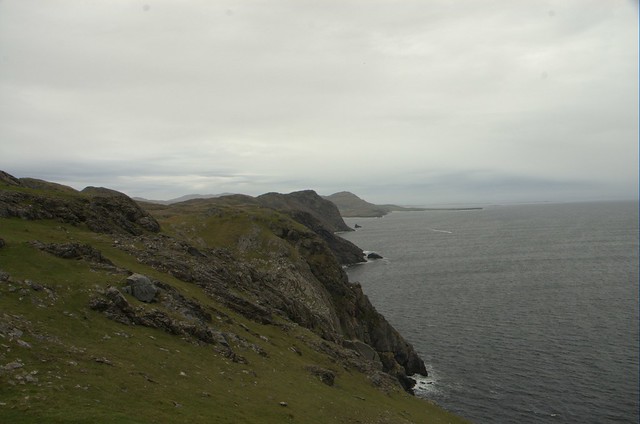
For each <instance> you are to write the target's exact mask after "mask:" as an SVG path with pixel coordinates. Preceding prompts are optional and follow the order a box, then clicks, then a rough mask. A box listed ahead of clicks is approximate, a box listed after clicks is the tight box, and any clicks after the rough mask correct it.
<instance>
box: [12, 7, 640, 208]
mask: <svg viewBox="0 0 640 424" xmlns="http://www.w3.org/2000/svg"><path fill="white" fill-rule="evenodd" d="M0 169H2V170H4V171H7V172H9V173H10V174H13V175H15V176H17V177H35V178H42V179H46V180H49V181H55V182H59V183H63V184H67V185H70V186H72V187H74V188H77V189H82V188H83V187H85V186H88V185H94V186H105V187H110V188H114V189H117V190H120V191H123V192H125V193H127V194H129V195H131V196H142V197H146V198H151V199H169V198H174V197H178V196H181V195H184V194H189V193H202V194H208V193H221V192H235V193H245V194H250V195H257V194H261V193H264V192H267V191H279V192H290V191H294V190H300V189H307V188H311V189H314V190H316V191H318V192H319V193H320V194H331V193H334V192H336V191H342V190H348V191H352V192H354V193H356V194H358V195H360V196H361V197H364V198H366V199H367V200H370V201H373V202H376V203H386V202H393V203H399V204H426V205H429V204H441V203H449V202H454V203H477V202H480V203H482V202H488V203H493V202H512V201H516V202H517V201H545V200H550V201H557V200H562V201H566V200H594V199H617V198H637V195H638V5H637V1H632V0H606V1H603V0H557V1H544V0H520V1H513V0H495V1H492V0H429V1H425V0H379V1H376V0H360V1H356V0H335V1H334V0H317V1H305V0H282V1H281V0H268V1H267V0H261V1H258V0H255V1H248V0H234V1H223V0H216V1H212V0H199V1H178V0H174V1H169V0H157V1H156V0H105V1H80V0H77V1H72V0H69V1H65V0H59V1H53V0H41V1H36V0H0Z"/></svg>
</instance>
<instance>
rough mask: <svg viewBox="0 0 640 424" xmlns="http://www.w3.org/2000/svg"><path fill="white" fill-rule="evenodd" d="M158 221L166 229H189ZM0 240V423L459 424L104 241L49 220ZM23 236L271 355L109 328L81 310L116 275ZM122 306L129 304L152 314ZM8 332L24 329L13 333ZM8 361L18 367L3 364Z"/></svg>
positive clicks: (0, 233) (8, 230) (1, 223)
mask: <svg viewBox="0 0 640 424" xmlns="http://www.w3.org/2000/svg"><path fill="white" fill-rule="evenodd" d="M166 219H167V221H165V225H166V224H169V221H171V220H173V223H172V225H169V227H171V228H174V229H175V228H179V227H180V225H187V223H189V224H192V225H195V223H193V222H188V221H189V220H187V221H185V222H180V219H179V218H177V217H175V216H174V217H166ZM211 225H213V224H211ZM221 228H222V227H221ZM172 232H174V231H172ZM208 233H209V234H211V235H212V236H211V237H213V234H218V235H219V236H220V237H221V239H220V240H217V239H216V240H215V241H217V242H223V241H226V237H231V236H232V235H226V236H225V235H224V234H222V235H221V234H220V232H216V231H211V232H208ZM232 233H233V232H232ZM0 237H2V238H3V239H4V240H5V242H6V246H5V247H3V248H1V249H0V270H2V271H5V272H8V273H9V274H10V275H11V277H12V280H13V281H17V282H18V283H16V282H12V283H8V282H0V334H2V335H3V337H2V338H0V422H11V423H22V422H25V423H26V422H29V423H31V422H64V423H70V422H78V423H80V422H105V423H148V422H191V423H200V422H202V423H211V422H216V423H227V422H228V423H237V422H248V423H282V422H301V423H331V422H335V423H378V422H380V423H386V422H388V423H403V422H415V423H429V422H432V423H440V422H442V423H447V422H451V423H454V422H463V421H462V420H460V419H458V418H457V417H455V416H452V415H451V414H448V413H446V412H444V411H442V410H440V409H439V408H437V407H435V406H434V405H431V404H430V403H428V402H425V401H422V400H420V399H416V398H414V397H411V396H409V395H407V394H405V393H404V392H402V391H397V392H395V393H391V394H385V393H383V392H381V391H379V390H378V389H376V388H374V387H373V386H372V385H371V384H370V383H369V381H368V380H367V379H366V377H365V376H364V375H362V374H360V373H358V372H355V371H350V370H344V369H340V368H338V367H337V365H336V364H335V363H334V362H333V361H332V359H331V358H330V357H328V356H326V355H324V354H321V353H318V352H316V351H314V350H313V349H311V348H310V347H309V346H308V345H307V344H306V343H305V341H304V340H315V339H316V336H315V335H314V334H312V333H310V332H309V331H307V330H305V329H303V328H300V327H295V326H294V327H292V328H291V329H290V330H287V331H285V330H283V329H282V328H280V327H276V326H265V325H260V324H257V323H255V322H252V321H248V320H246V319H245V318H244V317H242V316H239V315H238V314H235V313H233V312H231V311H229V310H226V309H225V308H224V307H223V306H221V305H219V304H216V303H215V302H214V301H213V300H211V299H210V298H208V297H207V296H206V295H205V294H204V293H203V292H202V291H201V289H200V288H198V287H197V286H195V285H191V284H188V283H185V282H182V281H180V280H177V279H175V278H173V277H171V276H169V275H167V274H162V273H160V272H158V271H155V270H153V269H151V268H150V267H147V266H145V265H141V264H139V263H138V262H137V261H136V260H135V259H134V258H132V257H129V256H128V255H127V254H126V253H124V252H122V251H121V250H118V249H116V248H114V247H113V246H112V239H111V238H110V237H109V236H106V235H99V234H95V233H92V232H89V231H87V230H85V229H83V228H82V227H73V226H69V225H65V224H60V223H58V222H54V221H24V220H20V219H0ZM30 240H41V241H43V242H57V243H61V242H68V241H77V242H82V243H89V244H91V245H93V246H94V247H96V248H98V249H100V250H101V251H102V253H103V255H104V256H105V257H107V258H109V259H111V260H112V261H113V262H114V263H115V264H116V265H118V266H120V267H123V268H126V269H129V270H131V271H135V272H140V273H144V274H147V275H150V276H152V277H154V278H157V279H159V280H161V281H163V282H166V283H169V284H171V285H173V286H174V287H175V288H177V289H178V290H179V291H180V292H181V293H182V294H183V295H185V296H187V297H191V298H195V299H197V300H198V301H200V302H201V303H203V304H204V305H208V306H210V307H211V308H212V309H211V311H214V310H217V311H222V312H223V313H225V314H227V315H228V316H229V317H230V319H225V318H224V317H216V316H215V315H214V322H217V324H216V326H217V327H218V328H219V329H221V330H223V331H230V332H235V333H237V334H239V335H241V336H242V337H245V338H246V339H247V340H249V341H250V342H251V343H255V344H257V345H259V346H261V347H262V348H263V349H264V350H266V351H267V353H268V354H269V357H267V358H265V357H262V356H260V355H258V354H257V353H255V352H253V351H251V350H248V349H246V350H242V349H241V348H236V350H237V351H238V353H240V354H241V355H243V356H245V357H246V358H247V359H248V362H249V363H248V364H240V363H234V362H231V361H230V360H229V359H227V358H225V357H223V356H221V355H220V354H218V353H216V352H214V351H213V350H212V348H211V347H210V346H206V345H199V344H196V343H194V342H193V341H190V340H187V339H182V338H180V337H177V336H171V335H169V334H167V333H164V332H162V331H161V330H156V329H150V328H145V327H140V326H125V325H121V324H118V323H115V322H113V321H110V320H108V319H106V318H105V317H104V316H103V315H102V314H99V313H97V312H94V311H92V310H90V309H89V308H88V302H89V299H90V297H92V296H93V295H95V294H96V293H98V292H99V291H100V290H101V289H104V288H106V287H108V286H109V285H116V286H120V285H121V284H122V283H123V281H124V278H125V277H124V276H123V275H121V274H111V273H109V272H107V271H102V270H95V269H91V266H90V265H89V264H88V263H86V262H84V261H76V260H65V259H60V258H57V257H54V256H52V255H49V254H47V253H44V252H41V251H39V250H37V249H35V248H33V247H31V246H30V245H29V244H28V243H27V242H28V241H30ZM208 241H214V240H208ZM207 244H209V243H207ZM25 279H28V280H32V281H35V282H37V283H39V284H41V285H43V286H46V287H49V288H50V289H52V292H53V293H54V294H53V297H51V296H50V295H49V294H48V293H47V291H46V290H42V291H34V290H32V289H31V288H29V287H27V286H26V285H24V284H21V283H20V282H23V281H24V280H25ZM128 299H129V302H131V304H132V305H133V306H141V307H145V308H153V307H158V308H161V306H160V305H158V304H153V305H142V304H141V303H140V302H137V301H136V300H135V299H133V298H131V297H129V298H128ZM245 327H246V328H248V329H249V330H250V331H247V330H246V329H245ZM14 329H18V330H20V331H22V332H23V334H22V335H21V336H20V337H16V334H17V332H16V331H15V330H14ZM11 334H13V336H12V335H11ZM260 336H261V337H260ZM18 340H21V341H23V342H27V343H29V345H30V346H31V347H24V346H21V345H20V344H19V343H18ZM292 346H295V347H296V349H290V348H291V347H292ZM295 350H298V351H300V352H301V353H302V355H299V354H297V353H296V352H295ZM103 358H104V359H106V361H104V360H103ZM14 361H19V362H20V363H21V364H23V366H22V367H21V368H18V369H15V370H2V369H1V367H2V366H4V365H6V364H9V363H11V362H14ZM105 362H106V363H105ZM309 364H317V365H319V366H321V367H324V368H328V369H332V370H333V371H335V372H336V383H335V385H334V386H333V387H329V386H327V385H325V384H323V383H322V382H320V380H319V379H318V378H316V377H314V376H313V375H311V374H310V373H309V372H308V371H306V370H305V366H307V365H309ZM36 380H37V381H36ZM280 402H287V404H288V406H286V407H283V406H281V405H280Z"/></svg>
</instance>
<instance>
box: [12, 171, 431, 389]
mask: <svg viewBox="0 0 640 424" xmlns="http://www.w3.org/2000/svg"><path fill="white" fill-rule="evenodd" d="M327 203H328V202H326V201H325V200H323V199H321V198H320V197H319V196H318V195H317V194H315V193H314V192H310V191H306V192H298V193H293V194H291V195H277V194H268V195H265V196H260V197H258V198H251V197H248V196H228V197H221V198H216V199H206V200H202V199H197V200H192V201H189V202H183V203H178V204H175V205H170V206H166V205H151V204H143V205H142V206H143V207H141V206H140V205H138V204H137V203H135V202H134V201H132V200H131V199H129V198H128V197H127V196H126V195H124V194H122V193H118V192H114V191H112V190H108V189H103V188H87V189H85V190H83V191H81V192H78V191H76V190H73V189H71V188H69V187H65V186H60V185H57V184H52V183H48V182H45V181H40V180H32V179H17V178H14V177H12V176H10V175H8V174H6V173H1V174H0V224H2V225H0V258H3V259H2V261H0V280H1V281H5V282H6V284H8V286H3V285H1V284H0V305H4V306H3V307H5V308H13V309H14V312H13V313H12V314H11V315H7V314H5V315H4V316H3V317H0V336H2V337H10V336H9V334H10V333H11V332H12V331H14V330H11V328H14V327H15V328H16V329H18V330H19V331H20V332H22V333H25V334H30V335H31V336H32V341H33V342H34V343H36V341H37V340H40V341H39V342H37V343H45V341H47V340H53V341H55V340H63V339H65V338H71V339H70V340H73V339H74V338H81V339H80V341H78V340H76V341H75V342H69V343H72V345H73V346H75V345H76V344H78V343H84V344H88V345H90V346H94V345H95V343H97V342H96V341H95V340H94V339H88V338H84V337H89V336H88V335H90V334H94V330H93V329H94V328H95V329H98V330H97V331H98V332H100V331H105V330H102V328H108V325H107V324H106V323H107V322H109V321H113V322H114V323H117V324H118V325H124V326H128V327H130V328H131V329H132V330H131V331H134V328H137V327H140V328H149V329H153V330H159V331H162V332H164V333H166V334H168V335H170V336H176V337H178V338H179V339H180V340H185V341H190V342H193V343H196V344H200V345H204V346H210V347H211V348H212V349H213V351H214V353H215V354H216V355H220V358H228V359H229V360H231V361H232V362H234V363H239V364H247V363H249V362H251V363H252V364H253V365H252V367H254V370H255V369H258V368H259V367H261V365H259V364H260V363H262V362H261V361H267V362H265V366H266V367H267V369H270V367H271V366H272V365H273V364H274V363H273V361H274V360H273V359H268V358H272V357H273V356H274V355H276V353H275V352H278V353H277V355H276V356H277V357H278V358H280V357H282V358H288V359H286V360H283V361H284V362H278V364H280V365H278V366H279V367H281V368H278V369H282V372H283V373H284V374H287V375H288V374H289V373H294V374H295V373H297V372H298V371H295V370H297V369H298V368H297V366H294V364H297V363H298V361H299V359H297V358H298V357H299V356H300V355H302V352H303V351H307V350H308V349H310V350H311V351H313V352H316V353H314V354H313V355H312V356H314V357H315V355H325V356H322V358H324V357H328V358H330V361H331V362H332V363H334V364H336V365H339V369H342V370H346V371H347V374H344V373H343V372H341V371H338V370H337V369H335V368H332V367H329V368H327V366H326V364H327V362H323V361H326V360H325V359H321V357H318V359H317V360H315V362H313V363H311V364H307V365H305V366H304V369H305V370H306V371H305V372H306V373H311V375H313V376H316V377H317V378H319V379H320V380H321V381H322V382H323V383H324V384H328V382H330V383H331V385H333V384H334V382H335V383H336V384H339V383H340V382H341V381H343V382H345V381H347V380H345V379H347V377H348V375H349V374H348V373H350V372H352V371H353V372H357V373H364V375H366V376H367V378H368V380H369V381H370V382H371V383H372V384H373V386H376V387H378V388H381V389H383V391H386V392H389V391H390V390H391V391H392V390H393V383H392V381H395V382H396V383H395V384H399V385H400V386H401V387H403V388H404V389H405V390H407V391H411V387H412V385H413V383H414V382H413V381H412V380H411V379H410V378H409V377H408V376H409V375H411V374H416V373H419V374H426V369H425V366H424V363H423V361H422V360H421V359H420V357H419V356H418V355H417V353H416V352H415V350H414V349H413V347H412V346H411V345H410V344H409V343H407V342H406V341H405V340H404V339H403V338H402V336H401V335H400V334H399V333H398V332H397V331H396V330H395V329H394V328H393V327H392V326H391V325H390V324H389V323H388V322H387V321H386V320H385V318H384V317H383V316H382V315H380V314H379V313H378V312H377V311H376V310H375V308H374V307H373V306H372V305H371V303H370V302H369V300H368V298H367V296H366V295H365V294H364V293H363V291H362V288H361V287H360V285H359V284H354V283H350V282H349V281H348V278H347V276H346V274H345V272H344V270H343V268H342V265H343V264H345V263H350V262H355V261H358V260H362V251H361V250H359V249H358V248H357V247H355V246H353V245H352V244H350V243H348V242H345V241H344V240H342V239H340V238H338V237H336V236H335V234H334V231H335V230H340V229H342V228H343V226H344V222H343V221H342V219H341V218H340V217H339V216H337V214H336V208H335V206H333V207H332V206H330V205H327ZM327 211H328V213H327ZM327 223H329V224H327ZM3 246H4V247H3ZM29 258H33V262H30V261H31V259H29ZM70 260H71V261H74V262H73V264H72V263H71V262H68V261H70ZM60 261H62V262H60ZM29 264H30V265H29ZM86 270H90V272H88V271H86ZM87 278H89V279H90V280H91V281H93V282H92V283H88V282H86V283H85V282H84V281H85V280H86V279H87ZM38 280H50V281H49V282H48V283H47V282H46V281H44V282H42V281H41V282H38ZM3 287H7V291H4V290H5V289H4V288H3ZM21 287H22V288H21ZM73 287H75V288H73ZM14 293H15V294H16V297H15V299H14V298H13V297H12V296H13V294H14ZM18 295H19V296H18ZM25 297H26V298H27V299H28V298H30V299H31V301H30V303H29V304H27V303H20V302H23V299H25ZM61 299H65V300H64V301H62V300H61ZM3 302H8V303H6V304H4V303H3ZM56 302H63V304H64V305H67V306H64V308H67V309H68V308H72V309H71V310H72V312H69V311H68V310H67V309H64V310H63V309H56V308H58V307H62V304H61V306H56V304H57V303H56ZM29 305H33V306H29ZM71 305H75V306H71ZM73 308H75V309H73ZM5 310H6V309H5ZM49 310H51V311H52V312H53V313H59V312H55V311H60V312H64V314H66V315H64V314H63V315H64V316H78V315H79V316H84V317H85V318H84V321H78V325H81V326H80V327H78V330H76V331H74V332H73V333H72V334H71V333H69V334H67V333H64V334H63V333H59V334H58V335H56V336H46V335H43V334H44V333H43V331H44V328H48V329H49V330H47V331H50V332H59V331H61V330H62V328H66V327H57V325H56V322H57V320H53V321H52V320H49V321H46V322H48V323H49V324H47V325H45V324H37V325H36V327H38V328H40V330H37V329H36V328H35V327H33V328H32V327H30V326H31V325H32V324H28V323H29V322H40V320H41V318H38V316H39V315H38V314H41V313H43V312H46V311H49ZM20 311H21V312H20ZM18 312H20V313H18ZM69 314H71V315H69ZM92 314H97V315H92ZM16 317H32V318H30V319H29V320H27V318H20V319H18V318H16ZM16 320H18V321H20V322H18V321H16ZM105 320H106V321H105ZM64 325H65V326H66V325H70V324H64ZM298 327H299V328H303V329H308V330H310V331H311V332H312V334H315V335H317V336H319V337H320V338H313V337H311V336H309V335H303V334H302V333H298V332H297V330H295V334H298V335H297V336H295V337H297V339H298V341H299V344H298V343H296V344H295V345H292V346H290V347H289V348H285V347H277V346H276V344H277V343H276V342H271V341H269V340H270V338H269V337H272V338H274V340H277V339H280V338H283V340H285V339H286V340H290V337H292V336H290V334H294V333H292V332H294V329H295V328H298ZM81 328H84V330H80V329H81ZM18 330H16V331H18ZM136 331H137V330H136ZM116 333H118V331H116ZM264 333H267V334H271V336H269V337H267V336H264ZM11 334H13V333H11ZM16 334H17V333H16ZM38 334H39V335H38ZM118 334H120V333H118ZM91 337H93V336H91ZM105 337H112V336H105ZM150 337H151V335H150ZM153 337H158V336H157V335H156V336H153ZM7 340H9V339H7ZM43 340H44V341H43ZM163 340H164V339H163ZM53 341H52V342H51V343H54V342H53ZM46 343H48V344H47V346H49V345H50V342H49V341H47V342H46ZM55 343H57V342H55ZM55 343H54V344H55ZM166 343H174V342H169V341H167V342H166ZM274 343H276V344H274ZM287 343H291V342H287ZM141 346H142V344H141ZM47 349H51V347H47ZM74 349H75V348H74ZM183 349H186V347H183ZM280 349H287V353H283V351H282V350H280ZM72 350H73V349H72ZM33 352H34V354H36V357H37V356H38V355H39V354H37V351H36V350H35V349H34V350H33ZM43 352H44V351H43ZM73 352H75V351H73ZM153 352H155V351H149V352H148V354H149V355H151V356H153V355H155V353H153ZM291 353H293V356H291ZM64 355H68V354H64ZM64 355H63V356H64ZM74 355H76V354H75V353H74ZM113 355H118V353H117V351H113ZM254 355H257V356H256V357H255V358H266V359H255V358H254ZM64 357H66V356H64ZM96 357H97V358H98V359H96V361H98V362H99V363H100V364H107V365H109V362H111V363H113V360H111V359H108V358H107V359H105V358H103V357H102V356H96ZM3 358H7V357H6V356H5V354H4V353H0V360H2V359H3ZM34 358H35V357H34ZM251 358H254V359H251ZM305 358H307V359H306V360H307V361H308V360H310V358H309V357H307V356H305ZM103 359H104V360H103ZM122 360H123V361H124V360H125V359H124V358H123V359H122ZM65 361H71V362H77V360H76V359H69V360H67V359H65ZM256 361H257V362H256ZM269 361H271V362H269ZM276 362H277V361H276ZM323 363H324V366H320V365H322V364H323ZM269 364H272V365H269ZM282 364H284V365H282ZM287 364H288V365H287ZM112 365H113V364H111V365H109V366H112ZM138 366H140V365H138ZM273 366H274V367H275V365H273ZM282 367H284V368H282ZM287 367H293V368H294V369H293V370H289V369H288V368H287ZM1 368H2V367H1V364H0V371H1ZM260 369H262V368H260ZM274 370H275V368H274ZM349 370H352V371H349ZM36 371H37V370H36ZM294 371H295V372H294ZM11 372H12V373H13V370H11ZM252 372H253V371H252ZM7 375H9V374H7ZM17 375H18V374H15V375H14V374H10V375H9V377H7V378H9V380H7V381H13V382H15V381H24V380H19V379H18V380H16V378H17V377H16V376H17ZM20 375H22V374H20ZM74 375H75V374H74ZM292 375H293V374H292ZM295 375H298V374H295ZM385 376H386V377H385ZM392 377H393V378H392ZM1 378H5V377H3V374H2V372H0V379H1ZM21 378H23V379H24V378H26V377H24V376H23V377H21ZM78 378H81V377H78ZM82 378H83V377H82ZM149 378H151V377H149ZM348 378H351V377H348ZM271 381H272V383H273V384H281V382H280V380H271ZM256 384H258V383H257V382H256Z"/></svg>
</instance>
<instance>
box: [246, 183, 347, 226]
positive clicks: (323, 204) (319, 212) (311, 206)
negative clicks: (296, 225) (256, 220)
mask: <svg viewBox="0 0 640 424" xmlns="http://www.w3.org/2000/svg"><path fill="white" fill-rule="evenodd" d="M256 199H257V200H258V201H259V202H260V204H262V205H264V206H267V207H270V208H273V209H277V210H280V211H298V212H305V213H308V214H309V215H311V216H312V217H313V218H314V219H316V220H318V221H319V222H320V223H321V224H322V225H323V226H324V227H325V228H326V229H328V230H329V231H333V232H335V231H353V230H352V229H351V228H349V226H347V224H345V223H344V221H343V220H342V217H341V213H340V211H339V209H338V208H337V207H336V205H335V204H334V203H332V202H331V201H327V200H326V199H325V198H323V197H321V196H318V195H317V194H316V192H315V191H313V190H302V191H295V192H293V193H289V194H280V193H266V194H263V195H261V196H258V197H256ZM296 219H300V217H297V218H296Z"/></svg>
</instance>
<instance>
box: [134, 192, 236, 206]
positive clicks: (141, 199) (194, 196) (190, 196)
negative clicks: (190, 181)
mask: <svg viewBox="0 0 640 424" xmlns="http://www.w3.org/2000/svg"><path fill="white" fill-rule="evenodd" d="M231 194H232V193H221V194H186V195H184V196H180V197H176V198H175V199H169V200H150V199H145V198H144V197H133V200H135V201H136V202H146V203H157V204H159V205H172V204H174V203H180V202H186V201H187V200H193V199H213V198H216V197H222V196H229V195H231Z"/></svg>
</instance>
